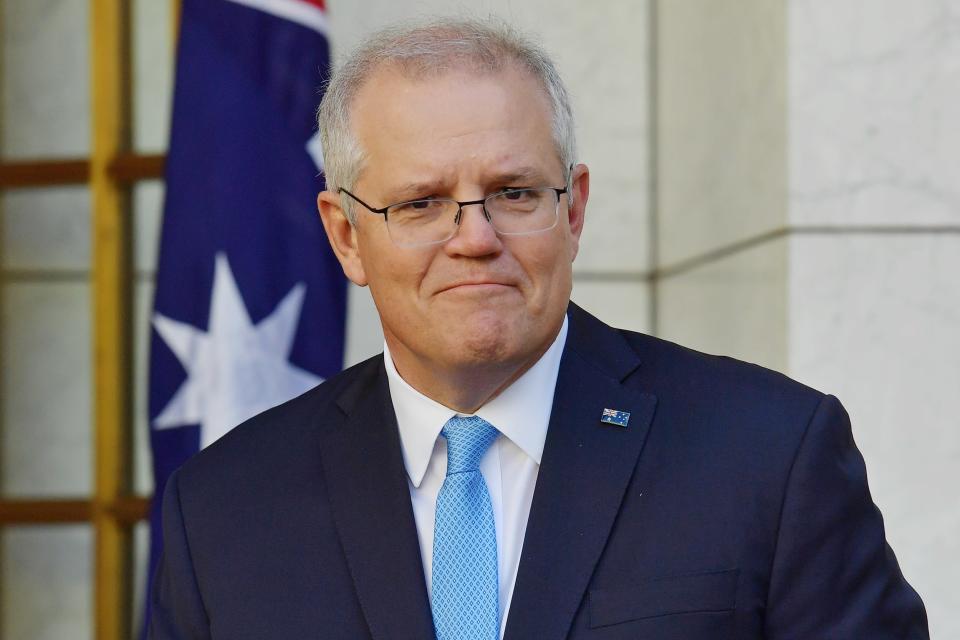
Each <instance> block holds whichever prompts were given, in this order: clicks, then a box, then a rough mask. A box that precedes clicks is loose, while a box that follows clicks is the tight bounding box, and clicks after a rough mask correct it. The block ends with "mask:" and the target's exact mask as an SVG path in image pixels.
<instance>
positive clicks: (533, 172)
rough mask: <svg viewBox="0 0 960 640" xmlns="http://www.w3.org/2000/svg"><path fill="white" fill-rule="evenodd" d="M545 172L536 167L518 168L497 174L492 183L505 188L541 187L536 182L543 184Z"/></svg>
mask: <svg viewBox="0 0 960 640" xmlns="http://www.w3.org/2000/svg"><path fill="white" fill-rule="evenodd" d="M543 179H544V177H543V172H542V171H540V170H539V169H536V168H534V167H517V168H515V169H510V170H509V171H505V172H503V173H499V174H496V175H494V176H493V177H492V179H491V180H490V182H493V183H497V184H498V185H503V186H512V185H515V186H524V187H526V186H539V185H534V184H533V183H534V182H542V181H543Z"/></svg>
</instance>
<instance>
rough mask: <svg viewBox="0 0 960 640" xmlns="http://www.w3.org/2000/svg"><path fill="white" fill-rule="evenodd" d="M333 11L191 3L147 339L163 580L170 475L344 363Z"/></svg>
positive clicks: (227, 1) (313, 0) (311, 1)
mask: <svg viewBox="0 0 960 640" xmlns="http://www.w3.org/2000/svg"><path fill="white" fill-rule="evenodd" d="M324 19H325V18H324V13H323V6H322V2H319V1H318V0H183V3H182V14H181V27H180V37H179V48H178V52H177V71H176V83H175V89H174V104H173V123H172V131H171V139H170V148H169V153H168V156H167V169H166V189H167V191H166V202H165V207H164V218H163V226H162V232H161V241H160V254H159V264H158V267H157V284H156V293H155V301H154V314H153V317H152V326H153V328H154V331H153V333H152V336H151V343H150V391H149V413H150V435H151V444H152V448H153V466H154V475H155V481H156V484H155V487H156V489H155V497H156V499H155V500H154V502H153V506H152V511H151V552H150V571H149V575H150V576H151V580H152V576H153V574H154V571H155V568H156V565H157V562H158V560H159V555H160V551H161V545H162V539H161V530H160V517H159V516H160V513H159V512H160V503H161V501H160V497H161V496H162V494H163V488H164V486H165V484H166V481H167V478H168V477H169V476H170V473H171V472H172V471H173V470H175V469H176V468H177V467H179V466H180V465H181V464H182V463H183V462H184V461H185V460H186V459H187V458H188V457H190V456H191V455H193V454H194V453H196V452H197V451H198V450H199V449H200V448H202V447H203V446H206V445H207V444H210V443H211V442H212V441H214V440H216V439H217V438H218V437H219V436H221V435H223V433H224V432H226V431H227V430H229V429H230V428H232V427H233V426H235V425H236V424H238V423H239V422H242V421H243V420H245V419H246V418H248V417H250V416H252V415H254V414H256V413H259V412H260V411H262V410H264V409H267V408H269V407H270V406H273V405H276V404H279V403H281V402H283V401H285V400H287V399H289V398H291V397H294V396H296V395H298V394H300V393H302V392H304V391H306V390H308V389H309V388H311V387H312V386H314V385H315V384H317V383H318V382H320V381H322V379H323V378H326V377H329V376H330V375H332V374H334V373H336V372H337V371H339V370H340V368H341V366H342V361H343V346H344V324H345V307H346V285H345V280H344V278H343V275H342V272H341V270H340V267H339V265H338V263H337V261H336V259H335V258H334V256H333V254H332V252H331V250H330V248H329V246H328V243H327V240H326V237H325V235H324V231H323V226H322V224H321V222H320V218H319V216H318V214H317V212H316V205H315V201H316V194H317V193H318V191H320V190H322V188H323V182H322V177H321V168H320V167H319V164H320V163H321V162H322V161H321V158H320V153H319V149H318V148H317V147H318V145H317V143H316V136H315V132H316V126H315V120H314V114H315V111H316V107H317V104H318V102H319V99H320V91H321V88H322V86H323V85H324V83H325V81H326V79H327V76H328V73H329V51H328V45H327V40H326V37H325V33H324V31H325V29H324V27H325V22H324ZM148 608H149V605H148ZM146 619H147V620H149V610H148V612H147V618H146Z"/></svg>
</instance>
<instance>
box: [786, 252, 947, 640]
mask: <svg viewBox="0 0 960 640" xmlns="http://www.w3.org/2000/svg"><path fill="white" fill-rule="evenodd" d="M957 274H960V236H958V235H937V234H933V233H930V234H911V235H887V236H881V235H877V234H857V235H815V236H804V235H800V236H796V237H795V238H793V239H792V240H791V243H790V316H789V319H790V328H791V329H790V345H789V349H790V374H791V375H793V376H794V377H796V378H797V379H799V380H801V381H802V382H805V383H807V384H810V385H812V386H814V387H817V388H819V389H821V390H823V391H827V392H830V393H833V394H835V395H837V396H838V397H839V398H840V399H841V401H843V403H844V405H845V406H846V407H847V410H848V411H849V413H850V417H851V419H852V421H853V426H854V436H855V437H856V440H857V444H858V445H859V446H860V449H861V450H862V451H863V454H864V457H865V459H866V462H867V471H868V474H869V478H870V485H871V488H872V490H873V495H874V500H875V501H876V503H877V504H878V505H879V506H880V509H881V510H882V511H883V514H884V516H885V520H886V525H887V539H888V540H889V541H890V544H891V546H892V547H893V549H894V551H896V553H897V556H898V558H899V559H900V563H901V567H902V569H903V572H904V575H906V577H907V579H908V580H910V582H911V583H912V584H913V586H914V587H915V588H916V589H917V590H918V591H919V592H920V595H921V596H922V597H923V599H924V601H925V603H926V605H927V608H928V613H929V618H930V636H931V637H933V638H958V637H960V615H958V612H960V590H958V589H957V588H956V579H957V571H956V570H957V562H958V559H960V536H958V532H960V508H958V506H957V505H958V500H957V487H960V438H958V435H957V434H958V433H960V430H958V427H960V394H958V391H960V278H958V277H957Z"/></svg>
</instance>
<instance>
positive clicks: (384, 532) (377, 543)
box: [317, 357, 433, 638]
mask: <svg viewBox="0 0 960 640" xmlns="http://www.w3.org/2000/svg"><path fill="white" fill-rule="evenodd" d="M337 406H338V407H339V409H340V411H341V412H342V413H341V414H340V415H339V416H334V417H331V416H327V415H324V416H318V418H317V420H318V422H320V423H326V424H321V426H320V429H319V430H320V434H321V460H322V464H323V469H324V475H325V479H326V487H327V492H328V494H329V499H330V504H331V509H332V511H333V519H334V522H335V524H336V527H337V530H338V532H339V534H340V540H341V542H342V544H343V550H344V555H345V556H346V560H347V565H348V566H349V568H350V574H351V576H352V577H353V581H354V586H355V588H356V591H357V597H358V599H359V601H360V606H361V608H362V609H363V614H364V617H365V618H366V620H367V625H368V626H369V628H370V633H371V635H372V636H373V637H374V638H398V637H400V638H431V637H433V621H432V617H431V613H430V604H429V600H428V598H427V591H426V585H425V582H424V577H423V563H422V561H421V558H420V546H419V542H418V538H417V528H416V524H415V522H414V518H413V510H412V507H411V505H410V492H409V489H408V487H407V477H406V472H405V470H404V466H403V458H402V456H401V454H400V441H399V436H398V434H397V424H396V420H395V418H394V414H393V407H392V404H391V402H390V392H389V389H388V387H387V380H386V372H385V371H384V368H383V360H382V358H381V357H377V358H373V359H371V360H370V361H368V362H367V363H366V364H365V365H361V369H360V371H359V372H358V375H357V376H356V377H355V378H354V379H353V380H352V381H351V382H349V383H347V385H346V386H345V388H344V389H343V390H342V391H341V392H340V394H339V396H338V398H337ZM320 570H322V568H320Z"/></svg>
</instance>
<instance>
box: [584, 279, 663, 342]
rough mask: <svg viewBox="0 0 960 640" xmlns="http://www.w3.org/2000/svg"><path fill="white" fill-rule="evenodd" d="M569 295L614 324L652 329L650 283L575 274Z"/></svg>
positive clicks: (637, 328)
mask: <svg viewBox="0 0 960 640" xmlns="http://www.w3.org/2000/svg"><path fill="white" fill-rule="evenodd" d="M570 297H571V299H572V300H573V301H574V302H576V303H577V304H578V305H580V306H581V307H583V308H584V309H586V310H587V311H589V312H590V313H592V314H593V315H595V316H597V317H598V318H600V319H601V320H603V321H604V322H606V323H607V324H609V325H611V326H614V327H618V328H620V329H630V330H632V331H641V332H649V331H650V285H649V284H647V283H646V282H628V281H620V282H603V281H595V280H586V281H584V280H578V279H576V278H574V281H573V293H572V294H571V296H570Z"/></svg>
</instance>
